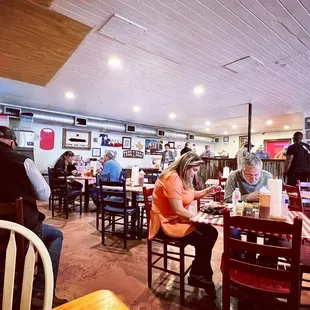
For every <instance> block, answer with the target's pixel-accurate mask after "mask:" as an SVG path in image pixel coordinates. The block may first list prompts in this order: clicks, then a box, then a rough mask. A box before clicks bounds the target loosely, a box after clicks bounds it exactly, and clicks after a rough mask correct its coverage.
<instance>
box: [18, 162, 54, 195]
mask: <svg viewBox="0 0 310 310" xmlns="http://www.w3.org/2000/svg"><path fill="white" fill-rule="evenodd" d="M24 167H25V170H26V173H27V176H28V178H29V180H30V182H31V185H32V188H33V191H34V193H35V196H36V199H37V200H40V201H47V200H48V199H49V197H50V195H51V189H50V187H49V185H48V184H47V183H46V181H45V179H44V178H43V176H42V174H41V173H40V171H39V170H38V168H37V167H36V165H35V164H34V162H33V161H32V160H31V159H29V158H27V159H26V160H25V162H24Z"/></svg>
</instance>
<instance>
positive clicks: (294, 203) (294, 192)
mask: <svg viewBox="0 0 310 310" xmlns="http://www.w3.org/2000/svg"><path fill="white" fill-rule="evenodd" d="M283 190H285V191H286V192H287V195H288V197H289V205H288V208H289V210H290V211H298V212H303V205H302V200H301V193H300V188H299V187H298V186H291V185H286V184H283Z"/></svg>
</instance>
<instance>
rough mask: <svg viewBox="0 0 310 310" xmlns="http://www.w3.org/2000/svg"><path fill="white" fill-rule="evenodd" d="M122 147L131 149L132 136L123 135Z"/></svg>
mask: <svg viewBox="0 0 310 310" xmlns="http://www.w3.org/2000/svg"><path fill="white" fill-rule="evenodd" d="M122 148H123V149H125V150H130V149H131V138H130V137H122Z"/></svg>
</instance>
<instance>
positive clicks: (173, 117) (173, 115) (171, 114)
mask: <svg viewBox="0 0 310 310" xmlns="http://www.w3.org/2000/svg"><path fill="white" fill-rule="evenodd" d="M169 117H170V118H171V119H175V118H176V117H177V116H176V114H175V113H173V112H172V113H170V114H169Z"/></svg>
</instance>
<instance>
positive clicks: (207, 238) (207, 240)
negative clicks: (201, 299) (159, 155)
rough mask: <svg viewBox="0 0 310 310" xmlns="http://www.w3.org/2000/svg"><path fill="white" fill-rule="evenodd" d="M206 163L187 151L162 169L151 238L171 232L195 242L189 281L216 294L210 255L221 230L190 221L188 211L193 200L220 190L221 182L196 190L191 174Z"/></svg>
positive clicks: (156, 187)
mask: <svg viewBox="0 0 310 310" xmlns="http://www.w3.org/2000/svg"><path fill="white" fill-rule="evenodd" d="M203 163H204V161H203V160H201V158H200V156H199V155H197V154H196V153H194V152H187V153H185V154H184V155H183V156H181V157H180V158H179V159H178V160H177V161H175V162H174V163H172V164H171V165H170V166H169V167H168V168H167V169H166V170H165V171H163V172H162V174H161V175H160V177H159V179H158V180H157V181H156V183H155V188H154V192H153V202H152V209H151V219H150V225H149V238H150V239H153V238H154V237H155V236H158V237H163V238H164V237H167V236H168V237H172V238H174V239H177V240H180V241H182V242H184V243H186V244H190V245H193V246H194V247H195V249H196V255H195V259H194V261H193V265H192V270H191V273H190V277H189V284H190V285H193V286H196V287H201V288H203V289H205V291H206V292H207V293H208V294H213V293H214V283H213V281H212V275H213V271H212V268H211V255H212V249H213V246H214V244H215V242H216V240H217V236H218V232H217V230H216V229H215V228H214V227H213V226H211V225H196V224H193V223H191V221H190V219H191V218H192V217H193V214H192V213H191V212H190V211H189V206H190V204H191V203H192V201H193V200H196V199H201V198H202V197H204V196H206V195H211V194H215V193H216V192H220V191H221V187H219V186H211V187H209V188H207V189H204V190H201V191H195V190H194V188H193V186H192V184H191V178H193V177H194V176H195V175H197V173H198V171H199V169H200V166H201V165H202V164H203Z"/></svg>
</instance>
